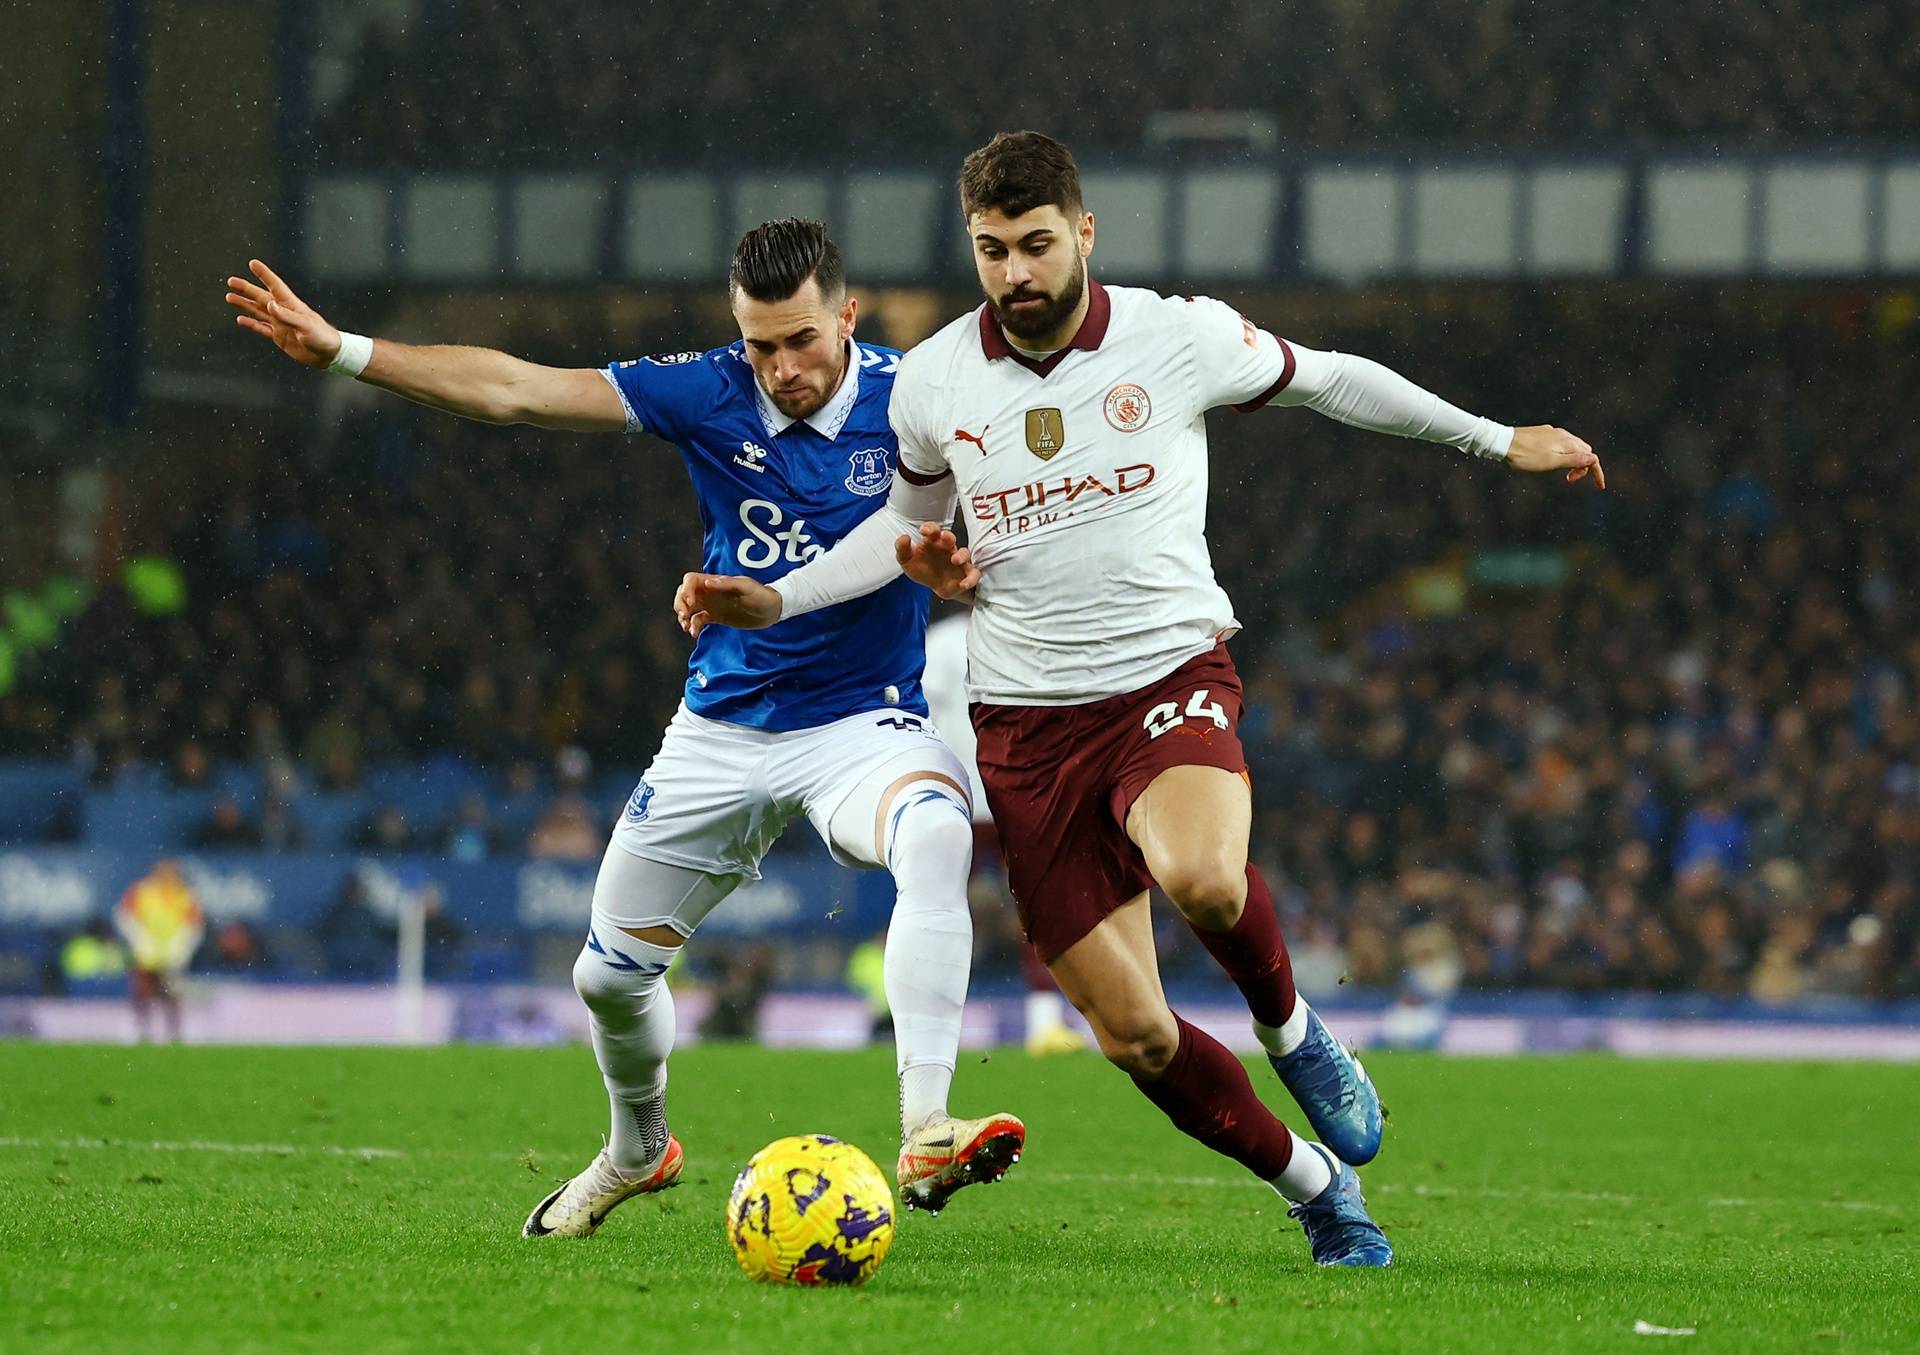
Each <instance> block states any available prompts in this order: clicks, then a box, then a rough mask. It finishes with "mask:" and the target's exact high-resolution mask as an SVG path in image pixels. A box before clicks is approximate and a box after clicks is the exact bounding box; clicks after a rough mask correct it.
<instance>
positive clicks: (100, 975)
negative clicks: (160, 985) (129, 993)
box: [53, 917, 127, 993]
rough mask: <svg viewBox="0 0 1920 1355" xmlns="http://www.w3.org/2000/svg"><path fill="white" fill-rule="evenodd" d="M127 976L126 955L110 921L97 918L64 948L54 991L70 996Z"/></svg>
mask: <svg viewBox="0 0 1920 1355" xmlns="http://www.w3.org/2000/svg"><path fill="white" fill-rule="evenodd" d="M126 972H127V953H126V951H125V950H123V949H121V946H120V942H119V940H118V939H117V938H116V937H115V936H114V934H113V928H112V927H111V926H109V925H108V923H107V920H106V919H105V918H103V917H96V918H92V919H90V920H89V921H88V922H87V925H86V926H84V927H82V928H81V929H80V930H79V931H77V932H75V933H74V934H73V935H72V936H70V937H68V938H67V939H66V941H64V942H63V943H62V944H61V946H60V953H59V957H58V968H57V970H56V972H55V974H54V976H53V977H54V979H55V985H54V987H55V990H56V991H59V992H69V993H70V992H72V991H74V990H75V989H76V988H84V987H85V986H87V985H89V984H97V983H101V982H103V981H107V980H112V979H118V978H120V977H121V976H122V975H124V974H125V973H126Z"/></svg>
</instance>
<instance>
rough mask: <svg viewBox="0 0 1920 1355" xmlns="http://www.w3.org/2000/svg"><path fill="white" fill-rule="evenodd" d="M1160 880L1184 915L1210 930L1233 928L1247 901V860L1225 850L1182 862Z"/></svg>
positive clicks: (1196, 924)
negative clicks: (1216, 854)
mask: <svg viewBox="0 0 1920 1355" xmlns="http://www.w3.org/2000/svg"><path fill="white" fill-rule="evenodd" d="M1159 880H1160V887H1161V888H1162V889H1164V890H1165V891H1166V894H1167V897H1168V898H1169V899H1172V900H1173V904H1174V907H1176V908H1178V909H1179V910H1180V913H1181V915H1182V916H1183V917H1185V918H1186V919H1187V920H1188V921H1189V922H1191V923H1193V924H1194V925H1195V926H1196V927H1203V928H1205V929H1207V930H1208V931H1219V932H1223V931H1227V930H1229V929H1230V928H1232V926H1233V925H1234V924H1235V923H1236V922H1238V921H1239V920H1240V912H1241V910H1242V909H1243V908H1245V907H1246V904H1247V863H1246V862H1245V861H1244V860H1237V859H1234V858H1233V857H1231V856H1229V855H1228V854H1225V853H1222V854H1220V855H1218V856H1196V857H1192V858H1189V859H1186V860H1183V861H1180V862H1178V863H1176V864H1175V865H1174V866H1173V867H1172V868H1171V869H1163V870H1162V871H1161V872H1160V873H1159Z"/></svg>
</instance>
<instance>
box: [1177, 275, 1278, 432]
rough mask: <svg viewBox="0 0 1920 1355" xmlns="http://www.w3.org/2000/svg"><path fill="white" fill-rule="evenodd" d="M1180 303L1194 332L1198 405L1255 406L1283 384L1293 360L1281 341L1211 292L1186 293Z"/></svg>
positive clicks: (1247, 408)
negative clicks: (1211, 294)
mask: <svg viewBox="0 0 1920 1355" xmlns="http://www.w3.org/2000/svg"><path fill="white" fill-rule="evenodd" d="M1183 304H1184V308H1185V310H1186V312H1187V320H1188V323H1189V324H1190V326H1191V328H1192V332H1193V345H1194V380H1195V381H1196V383H1197V384H1198V386H1199V396H1200V407H1201V408H1202V409H1214V408H1217V407H1219V406H1220V405H1232V406H1233V407H1234V408H1235V409H1238V410H1241V411H1243V412H1244V411H1246V410H1251V409H1258V408H1259V407H1260V406H1262V405H1264V404H1267V403H1268V402H1270V401H1271V400H1272V399H1273V398H1274V397H1275V396H1276V395H1278V394H1280V392H1281V391H1283V390H1285V389H1286V388H1287V382H1289V381H1291V380H1292V379H1293V368H1294V360H1293V353H1292V350H1290V349H1289V348H1288V347H1287V344H1286V341H1285V340H1283V339H1279V338H1276V337H1275V336H1274V335H1272V334H1269V333H1267V331H1266V330H1264V329H1261V328H1260V327H1259V326H1258V325H1256V324H1254V323H1253V321H1251V320H1249V319H1247V318H1246V317H1245V316H1244V315H1242V314H1240V312H1239V311H1236V310H1235V309H1234V308H1233V307H1231V306H1229V305H1227V304H1226V303H1225V302H1223V301H1215V300H1214V299H1213V298H1212V297H1210V296H1196V297H1189V298H1188V299H1187V300H1186V301H1185V302H1184V303H1183Z"/></svg>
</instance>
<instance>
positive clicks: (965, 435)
mask: <svg viewBox="0 0 1920 1355" xmlns="http://www.w3.org/2000/svg"><path fill="white" fill-rule="evenodd" d="M992 427H993V425H992V424H990V423H989V424H984V425H982V426H981V429H980V432H979V434H978V436H976V435H974V434H972V433H969V432H968V431H967V430H966V429H964V428H956V429H954V430H953V435H954V437H956V438H958V439H959V440H960V441H962V442H971V443H972V444H973V445H974V446H976V447H978V448H979V449H980V455H982V456H985V455H986V454H987V430H988V429H989V428H992Z"/></svg>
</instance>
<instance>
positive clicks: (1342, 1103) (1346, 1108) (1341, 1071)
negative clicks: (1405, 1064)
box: [1267, 1007, 1383, 1167]
mask: <svg viewBox="0 0 1920 1355" xmlns="http://www.w3.org/2000/svg"><path fill="white" fill-rule="evenodd" d="M1267 1062H1268V1063H1271V1064H1272V1065H1273V1071H1274V1072H1276V1073H1278V1074H1280V1081H1281V1082H1283V1083H1285V1084H1286V1088H1287V1090H1288V1091H1290V1092H1292V1093H1293V1099H1294V1100H1296V1101H1298V1102H1299V1103H1300V1109H1302V1110H1304V1111H1306V1112H1307V1123H1309V1124H1311V1125H1312V1126H1313V1132H1314V1133H1315V1134H1316V1135H1317V1136H1318V1137H1319V1139H1320V1141H1321V1142H1322V1143H1324V1144H1326V1145H1327V1147H1329V1148H1331V1149H1333V1151H1334V1152H1335V1153H1336V1154H1338V1155H1339V1158H1340V1160H1341V1161H1342V1162H1351V1163H1353V1164H1354V1165H1355V1166H1356V1167H1357V1166H1360V1165H1362V1164H1364V1163H1368V1162H1371V1161H1373V1159H1374V1155H1375V1154H1377V1153H1378V1152H1379V1151H1380V1130H1381V1127H1382V1123H1383V1116H1382V1115H1381V1112H1380V1093H1379V1092H1377V1091H1375V1090H1374V1089H1373V1079H1372V1078H1370V1077H1368V1076H1367V1070H1366V1069H1364V1068H1362V1067H1361V1066H1360V1060H1359V1059H1356V1058H1355V1057H1354V1056H1353V1055H1352V1054H1350V1053H1348V1052H1347V1051H1346V1049H1345V1048H1343V1047H1342V1046H1341V1044H1340V1042H1339V1041H1338V1040H1336V1039H1334V1038H1333V1036H1332V1035H1331V1034H1329V1033H1328V1031H1327V1028H1326V1026H1325V1024H1323V1023H1322V1022H1321V1020H1320V1013H1319V1012H1316V1011H1314V1010H1313V1009H1312V1008H1311V1007H1309V1008H1308V1009H1307V1038H1306V1039H1304V1040H1302V1041H1301V1042H1300V1047H1299V1048H1298V1049H1296V1050H1294V1051H1293V1052H1292V1053H1291V1054H1286V1055H1280V1054H1268V1055H1267Z"/></svg>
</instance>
